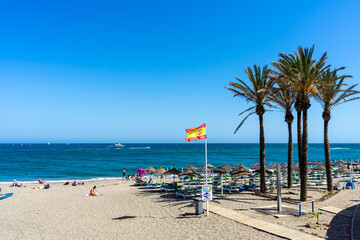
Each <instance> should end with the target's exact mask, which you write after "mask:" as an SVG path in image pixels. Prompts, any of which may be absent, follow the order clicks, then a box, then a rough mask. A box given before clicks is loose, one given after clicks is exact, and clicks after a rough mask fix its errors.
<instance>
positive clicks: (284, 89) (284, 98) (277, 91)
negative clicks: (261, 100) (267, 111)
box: [270, 72, 295, 188]
mask: <svg viewBox="0 0 360 240" xmlns="http://www.w3.org/2000/svg"><path fill="white" fill-rule="evenodd" d="M274 81H275V82H276V83H277V85H278V86H279V87H278V88H274V90H273V92H272V93H271V95H270V100H271V101H272V102H274V103H275V104H276V105H277V106H278V107H279V108H281V109H282V110H284V111H285V122H286V123H287V125H288V132H289V134H288V136H289V138H288V188H291V187H292V162H293V142H292V123H293V121H294V116H293V114H292V110H293V105H294V102H295V98H294V94H293V93H292V89H291V85H290V82H289V81H288V80H287V79H286V78H284V76H282V75H281V74H278V73H276V72H274Z"/></svg>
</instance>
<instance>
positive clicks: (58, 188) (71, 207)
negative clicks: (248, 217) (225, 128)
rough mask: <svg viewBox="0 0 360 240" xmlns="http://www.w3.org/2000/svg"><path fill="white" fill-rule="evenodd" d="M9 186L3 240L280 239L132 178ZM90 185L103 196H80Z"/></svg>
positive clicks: (0, 222) (1, 203)
mask: <svg viewBox="0 0 360 240" xmlns="http://www.w3.org/2000/svg"><path fill="white" fill-rule="evenodd" d="M86 184H87V185H85V186H76V187H73V186H62V184H60V183H57V184H51V188H50V189H31V187H32V186H36V187H37V186H39V184H28V186H27V187H25V188H10V187H8V185H1V188H2V189H3V192H14V193H15V194H14V196H13V197H10V198H8V199H5V200H1V201H0V208H1V212H2V218H1V220H0V229H1V230H0V236H1V238H2V239H125V238H130V239H133V238H135V239H216V238H218V237H222V239H235V238H242V239H261V238H266V239H278V238H277V237H275V236H272V235H270V234H267V233H263V232H259V231H257V230H255V229H252V228H250V227H246V226H243V225H241V224H238V223H236V222H233V221H231V220H229V219H226V218H223V217H221V216H217V215H215V214H211V215H210V216H209V217H204V216H196V215H194V207H193V201H192V200H183V199H181V198H178V199H177V198H174V193H168V194H164V193H160V192H159V191H158V190H151V189H141V188H142V187H133V186H131V185H132V184H133V182H123V181H120V180H117V181H101V182H91V183H90V182H87V183H86ZM92 185H96V186H97V187H98V193H100V194H103V196H101V197H84V196H83V195H84V194H87V193H88V192H89V189H90V188H91V187H92Z"/></svg>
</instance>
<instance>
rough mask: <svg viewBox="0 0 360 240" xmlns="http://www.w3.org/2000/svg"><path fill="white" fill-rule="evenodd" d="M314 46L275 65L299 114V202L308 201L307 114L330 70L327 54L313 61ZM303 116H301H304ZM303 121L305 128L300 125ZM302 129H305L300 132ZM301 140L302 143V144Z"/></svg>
mask: <svg viewBox="0 0 360 240" xmlns="http://www.w3.org/2000/svg"><path fill="white" fill-rule="evenodd" d="M313 53H314V46H312V48H302V47H301V46H299V47H298V48H297V51H294V54H292V53H289V54H284V53H280V54H279V60H278V62H273V65H274V66H275V67H276V68H277V69H278V71H279V72H281V73H283V74H284V75H285V76H286V78H287V79H288V80H289V81H290V83H291V85H292V89H293V91H294V92H295V93H296V102H295V109H296V111H297V113H298V116H297V120H298V122H297V124H298V145H299V165H300V182H301V188H300V200H301V201H305V200H306V199H307V173H308V117H307V110H308V109H309V108H310V106H311V104H310V97H311V96H312V94H313V93H314V92H315V91H316V89H315V88H314V86H315V85H316V83H317V81H318V80H319V78H320V75H321V74H322V73H323V72H324V71H325V70H326V69H327V68H328V67H329V66H326V58H327V53H326V52H325V53H324V54H323V55H322V57H321V58H320V59H319V60H318V61H316V60H314V59H313ZM301 114H302V116H301ZM301 118H302V126H301V125H300V124H301ZM301 127H302V129H301ZM299 140H300V141H299Z"/></svg>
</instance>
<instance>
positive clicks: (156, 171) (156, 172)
mask: <svg viewBox="0 0 360 240" xmlns="http://www.w3.org/2000/svg"><path fill="white" fill-rule="evenodd" d="M153 173H155V174H161V175H163V174H164V173H166V170H165V169H163V168H162V167H160V168H158V169H155V171H154V172H153Z"/></svg>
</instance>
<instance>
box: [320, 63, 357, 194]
mask: <svg viewBox="0 0 360 240" xmlns="http://www.w3.org/2000/svg"><path fill="white" fill-rule="evenodd" d="M343 69H345V67H342V68H338V69H334V70H330V69H327V70H326V71H325V72H324V73H323V74H322V75H321V77H320V80H319V81H318V82H317V84H316V88H317V93H316V94H315V96H314V97H315V99H316V100H317V101H318V102H319V103H320V105H321V106H322V107H323V109H324V111H323V114H322V117H323V119H324V152H325V166H326V179H327V190H328V191H332V190H333V184H332V176H331V157H330V144H329V135H328V126H329V121H330V119H331V109H333V108H334V107H335V106H338V105H339V104H342V103H345V102H349V101H353V100H356V99H359V98H360V97H357V96H355V95H356V94H358V93H359V92H358V91H355V90H354V88H355V87H356V86H357V84H356V85H351V86H349V87H347V88H346V89H343V88H344V86H347V85H346V84H344V80H345V79H346V78H349V77H352V76H350V75H342V76H340V75H338V71H340V70H343Z"/></svg>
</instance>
